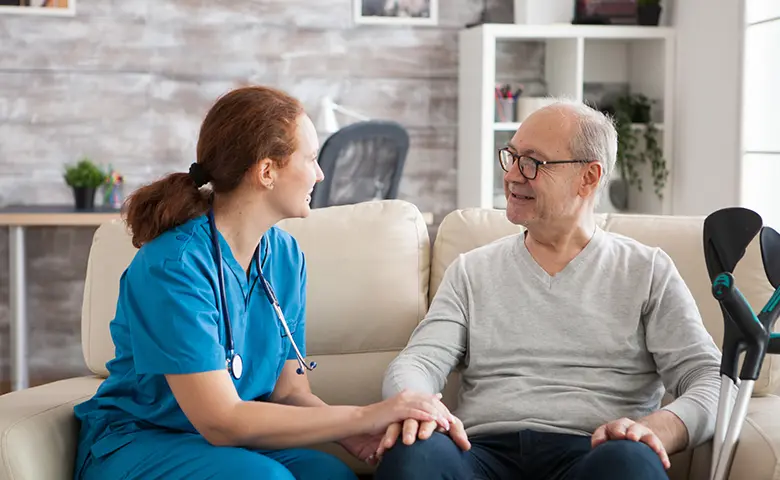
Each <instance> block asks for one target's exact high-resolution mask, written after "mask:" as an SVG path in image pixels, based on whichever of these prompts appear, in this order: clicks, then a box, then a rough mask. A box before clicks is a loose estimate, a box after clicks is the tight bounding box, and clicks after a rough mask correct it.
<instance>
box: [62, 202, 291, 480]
mask: <svg viewBox="0 0 780 480" xmlns="http://www.w3.org/2000/svg"><path fill="white" fill-rule="evenodd" d="M215 232H216V234H217V236H218V237H219V242H220V246H221V249H222V259H221V265H222V268H223V272H224V273H223V276H224V281H225V295H226V298H227V304H228V307H229V309H230V319H231V326H232V330H233V337H234V348H235V352H236V353H237V354H239V355H241V358H242V360H243V362H244V370H243V373H242V376H241V378H240V379H239V380H235V379H233V384H234V385H235V387H236V389H237V391H238V395H239V396H240V397H241V398H242V399H243V400H260V401H263V400H267V398H268V397H269V395H270V394H271V393H272V392H273V390H274V386H275V384H276V381H277V379H278V377H279V375H280V373H281V371H282V367H283V366H284V364H285V361H286V360H288V359H289V360H295V359H296V356H295V350H294V349H293V348H292V346H291V345H292V344H291V342H290V339H289V338H287V335H286V333H285V331H284V328H283V327H282V324H281V321H280V320H279V319H278V317H277V316H276V313H275V311H274V310H273V307H272V305H271V303H270V301H269V299H268V297H267V296H266V294H265V291H264V290H263V288H262V285H261V284H260V283H259V281H260V279H259V277H258V272H257V263H256V262H255V261H254V257H253V261H252V263H251V267H250V270H249V274H247V272H246V271H245V270H244V269H242V267H241V266H240V265H239V263H238V261H237V260H236V259H235V257H234V256H233V254H232V252H231V250H230V247H229V245H228V244H227V242H226V241H225V239H224V238H223V237H222V235H221V234H220V233H219V232H218V231H216V230H215ZM259 252H260V263H261V265H262V267H261V269H262V272H263V275H264V276H265V278H266V279H267V280H268V282H269V283H270V284H271V287H272V288H273V290H274V292H275V293H276V297H277V298H278V301H279V304H280V306H281V308H282V311H283V312H284V316H285V320H286V321H287V323H288V326H289V329H290V332H291V333H292V336H293V338H294V339H295V342H296V344H297V345H298V348H299V349H300V351H301V354H302V355H303V356H304V357H305V356H306V344H305V334H304V330H305V328H304V327H305V318H304V314H305V308H306V264H305V259H304V255H303V252H302V251H301V250H300V248H299V246H298V244H297V242H296V241H295V239H294V238H293V237H292V236H290V235H289V234H288V233H287V232H284V231H283V230H281V229H279V228H278V227H272V228H271V229H270V230H269V231H267V232H266V233H265V234H264V235H263V237H262V239H261V241H260V245H259ZM219 265H220V263H219V262H218V261H217V259H216V258H215V253H214V249H213V246H212V241H211V237H210V230H209V222H208V216H207V215H203V216H200V217H197V218H195V219H192V220H190V221H188V222H187V223H185V224H183V225H181V226H179V227H176V228H173V229H171V230H169V231H167V232H165V233H163V234H162V235H161V236H160V237H158V238H156V239H154V240H153V241H151V242H149V243H147V244H145V245H143V246H142V247H141V248H140V249H139V250H138V252H137V253H136V255H135V257H134V258H133V261H132V262H131V263H130V265H129V267H128V268H127V269H126V270H125V272H124V273H123V274H122V276H121V279H120V286H119V298H118V302H117V309H116V316H115V318H114V319H113V320H112V321H111V324H110V331H111V337H112V339H113V342H114V345H115V358H114V359H113V360H111V361H109V362H108V363H107V364H106V367H107V369H108V372H109V375H108V378H107V379H106V380H105V381H104V382H103V383H102V384H101V386H100V387H99V389H98V390H97V392H96V394H95V395H94V397H93V398H91V399H90V400H88V401H86V402H84V403H81V404H79V405H77V406H76V407H75V408H74V411H75V415H76V417H77V418H78V419H79V420H80V421H81V432H80V439H79V446H78V453H77V458H76V472H75V473H76V477H77V478H78V474H79V470H80V468H81V466H82V465H83V463H84V462H85V461H86V459H87V456H88V454H89V453H90V452H91V453H92V454H93V455H95V456H98V457H99V456H102V455H106V454H109V453H111V452H112V451H114V450H116V449H118V448H119V447H121V446H123V445H125V444H127V443H128V442H130V441H132V439H133V436H134V433H135V432H138V431H139V430H140V429H147V428H164V429H170V430H174V431H182V432H192V433H197V431H196V430H195V428H194V427H193V425H192V424H191V423H190V422H189V421H188V419H187V417H186V416H185V415H184V412H183V411H182V410H181V409H180V408H179V406H178V404H177V402H176V399H175V398H174V396H173V394H172V392H171V390H170V388H169V387H168V383H167V382H166V379H165V377H164V375H165V374H184V373H195V372H205V371H210V370H225V371H227V367H226V358H227V356H226V350H225V345H226V343H225V323H224V319H223V318H222V316H221V315H220V311H221V310H220V304H219V301H220V300H219V299H220V294H219V279H218V277H217V268H218V266H219ZM226 374H227V373H226ZM231 379H232V376H231Z"/></svg>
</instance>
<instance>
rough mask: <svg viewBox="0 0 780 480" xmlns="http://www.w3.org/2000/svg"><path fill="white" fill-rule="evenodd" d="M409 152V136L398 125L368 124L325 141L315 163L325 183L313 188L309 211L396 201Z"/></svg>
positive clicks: (363, 122)
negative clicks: (362, 203) (310, 209)
mask: <svg viewBox="0 0 780 480" xmlns="http://www.w3.org/2000/svg"><path fill="white" fill-rule="evenodd" d="M408 151H409V134H408V133H407V131H406V129H405V128H404V127H402V126H401V125H400V124H399V123H397V122H393V121H386V120H368V121H362V122H357V123H353V124H351V125H348V126H346V127H344V128H342V129H340V130H339V131H337V132H336V133H334V134H333V135H331V136H330V137H328V138H327V139H326V140H325V142H324V143H323V145H322V148H321V149H320V155H319V163H320V168H322V171H323V173H324V174H325V180H323V181H322V182H320V183H318V184H317V185H316V186H315V187H314V192H313V193H312V201H311V205H312V207H313V208H322V207H329V206H333V205H348V204H354V203H360V202H363V201H367V200H389V199H395V198H397V197H398V185H399V183H400V181H401V175H402V174H403V169H404V164H405V162H406V155H407V153H408Z"/></svg>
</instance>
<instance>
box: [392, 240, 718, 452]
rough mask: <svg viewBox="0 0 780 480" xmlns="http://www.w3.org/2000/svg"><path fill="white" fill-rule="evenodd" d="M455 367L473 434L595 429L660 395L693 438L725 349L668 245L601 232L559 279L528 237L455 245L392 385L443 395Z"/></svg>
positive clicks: (647, 409) (707, 423)
mask: <svg viewBox="0 0 780 480" xmlns="http://www.w3.org/2000/svg"><path fill="white" fill-rule="evenodd" d="M456 368H457V369H458V370H459V371H460V379H461V389H460V392H459V396H458V406H457V408H456V409H455V411H454V412H453V413H454V414H455V415H456V416H458V418H460V419H461V421H463V423H464V426H465V427H466V431H467V433H468V434H469V435H478V434H485V433H504V432H515V431H519V430H523V429H532V430H538V431H549V432H560V433H574V434H583V435H590V434H592V433H593V431H594V430H595V429H596V428H598V427H599V426H600V425H602V424H604V423H607V422H609V421H611V420H616V419H618V418H622V417H628V418H631V419H634V420H638V419H640V418H642V417H644V416H647V415H649V414H650V413H652V412H654V411H656V410H658V409H659V408H662V407H661V404H662V399H663V396H664V392H665V391H668V392H669V393H671V394H672V395H673V397H674V400H673V401H672V402H671V403H669V404H668V405H666V406H664V407H663V408H665V409H666V410H669V411H671V412H673V413H675V414H676V415H677V416H678V417H679V418H680V419H681V420H682V422H683V423H684V424H685V426H686V428H687V429H688V435H689V445H692V446H693V445H700V444H701V443H704V442H706V441H707V440H709V439H710V438H711V437H712V435H713V433H714V429H715V419H716V412H717V404H718V394H719V386H720V376H719V375H720V374H719V369H720V351H719V349H718V348H717V346H716V344H715V343H714V341H713V339H712V337H711V336H710V334H709V333H708V332H707V330H706V329H705V327H704V325H703V323H702V320H701V316H700V313H699V311H698V308H697V306H696V302H695V300H694V298H693V295H692V294H691V292H690V290H689V289H688V287H687V286H686V284H685V283H684V281H683V279H682V277H681V276H680V274H679V272H678V270H677V268H676V267H675V265H674V263H673V261H672V259H671V258H670V257H669V255H668V254H666V253H665V252H664V251H663V250H662V249H660V248H657V247H651V246H647V245H644V244H642V243H640V242H638V241H636V240H634V239H631V238H629V237H626V236H623V235H620V234H616V233H613V232H607V231H604V230H602V229H601V228H596V230H595V233H594V234H593V236H592V238H591V239H590V241H589V242H588V244H587V245H586V246H585V248H584V249H583V250H581V251H580V253H579V254H578V255H577V256H576V257H575V258H574V259H573V260H571V261H570V262H569V263H568V264H567V265H566V267H565V268H563V270H562V271H560V272H559V273H557V274H555V275H549V274H548V273H547V272H546V271H545V270H544V269H543V268H542V267H541V266H540V265H539V264H538V263H537V262H536V260H535V259H534V257H533V256H532V255H531V253H530V252H529V251H528V249H527V247H526V246H525V242H524V233H523V234H517V235H510V236H508V237H504V238H502V239H500V240H497V241H495V242H493V243H490V244H488V245H485V246H482V247H479V248H476V249H474V250H472V251H469V252H467V253H463V254H461V255H459V256H458V257H457V258H456V259H455V260H454V261H453V263H452V264H451V265H450V266H449V267H448V268H447V270H446V271H445V274H444V278H443V280H442V282H441V285H440V286H439V288H438V290H437V293H436V295H435V297H434V299H433V301H432V302H431V306H430V309H429V311H428V313H427V314H426V316H425V318H424V319H423V320H422V322H421V323H420V324H419V325H418V327H417V328H416V329H415V330H414V332H413V334H412V336H411V338H410V340H409V343H408V345H407V346H406V348H404V349H403V351H402V352H401V353H400V354H399V355H398V356H397V358H396V359H394V360H393V362H392V363H391V365H390V366H389V368H388V370H387V373H386V376H385V379H384V382H383V395H384V396H385V397H389V396H392V395H394V394H396V393H398V392H399V391H401V390H403V389H407V388H408V389H412V390H418V391H424V392H430V393H435V392H440V391H442V389H443V388H444V386H445V382H446V380H447V378H448V376H449V375H450V373H451V372H452V371H453V370H455V369H456Z"/></svg>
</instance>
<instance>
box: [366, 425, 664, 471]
mask: <svg viewBox="0 0 780 480" xmlns="http://www.w3.org/2000/svg"><path fill="white" fill-rule="evenodd" d="M469 441H470V442H471V450H469V451H467V452H464V451H462V450H461V449H460V447H458V446H457V445H455V443H454V442H453V441H452V440H451V439H450V437H449V436H447V435H445V434H442V433H438V432H436V433H434V434H433V435H432V436H431V437H430V438H429V439H427V440H419V439H418V440H416V441H415V443H414V444H412V445H409V446H407V445H404V444H403V443H402V442H401V439H400V438H399V439H398V442H397V443H396V444H395V446H393V448H391V449H390V450H389V451H387V452H385V454H384V458H383V459H382V462H381V463H380V464H379V466H378V467H377V471H376V475H375V477H374V478H375V479H376V480H417V479H419V480H461V479H463V480H505V479H506V480H509V479H512V480H589V479H594V480H617V479H620V480H626V479H631V480H660V479H667V478H668V476H667V474H666V471H665V470H664V467H663V464H662V463H661V459H660V458H658V455H657V454H656V453H655V452H654V451H653V450H652V449H651V448H650V447H648V446H647V445H646V444H644V443H639V442H634V441H630V440H610V441H608V442H606V443H603V444H601V445H599V446H598V447H596V448H591V446H590V437H586V436H579V435H565V434H556V433H541V432H535V431H530V430H525V431H522V432H519V433H509V434H501V435H483V436H475V437H472V438H469Z"/></svg>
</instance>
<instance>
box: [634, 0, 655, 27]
mask: <svg viewBox="0 0 780 480" xmlns="http://www.w3.org/2000/svg"><path fill="white" fill-rule="evenodd" d="M636 17H637V18H636V19H637V23H639V25H647V26H658V23H659V20H660V18H661V0H637V7H636Z"/></svg>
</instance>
